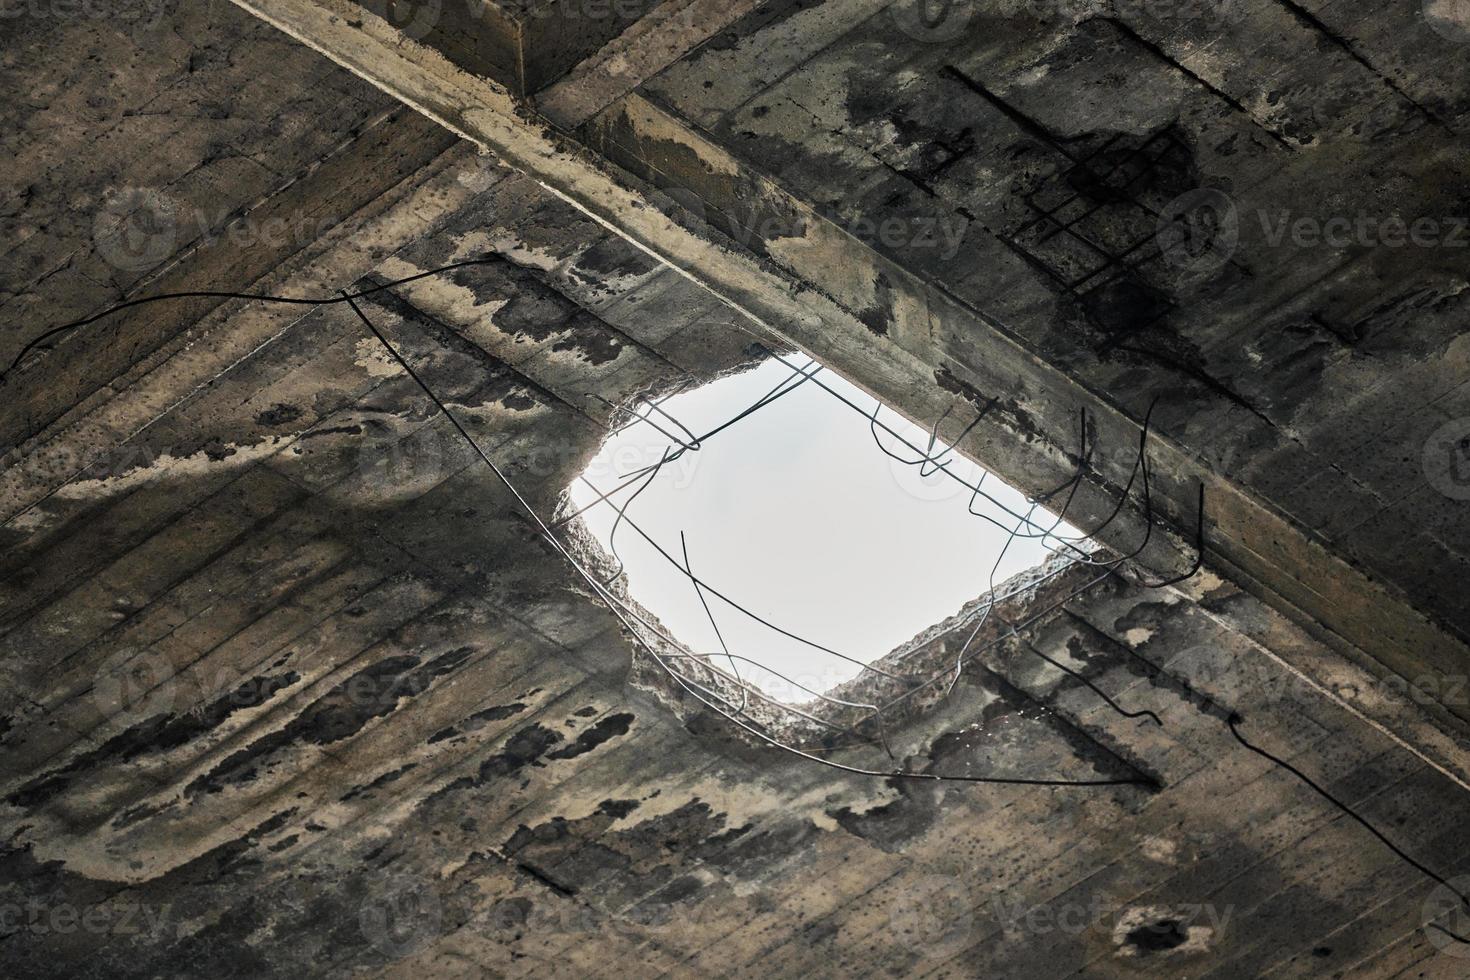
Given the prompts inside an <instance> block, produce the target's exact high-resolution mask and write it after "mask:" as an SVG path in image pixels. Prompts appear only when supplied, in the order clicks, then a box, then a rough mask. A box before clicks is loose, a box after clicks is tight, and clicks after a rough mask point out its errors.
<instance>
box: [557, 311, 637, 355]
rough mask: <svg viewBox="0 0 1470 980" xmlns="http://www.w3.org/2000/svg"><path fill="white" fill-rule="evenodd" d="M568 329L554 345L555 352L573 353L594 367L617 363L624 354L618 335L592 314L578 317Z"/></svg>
mask: <svg viewBox="0 0 1470 980" xmlns="http://www.w3.org/2000/svg"><path fill="white" fill-rule="evenodd" d="M568 328H569V329H568V331H567V334H566V336H564V337H562V338H561V339H560V340H558V341H557V342H556V343H555V344H553V345H552V347H551V349H552V350H553V351H556V352H558V353H561V352H566V351H573V352H575V353H576V354H577V355H578V356H579V357H581V358H582V360H584V361H586V362H587V363H588V364H591V365H593V366H594V367H595V366H597V365H599V364H607V363H608V362H610V361H615V360H617V359H618V355H619V354H620V353H622V350H623V342H622V341H621V340H620V339H619V338H618V335H617V334H616V333H614V332H613V331H612V330H611V329H609V328H608V327H607V325H606V324H604V323H603V322H602V321H601V320H598V319H597V318H596V317H594V316H592V315H591V314H586V315H583V316H578V317H577V318H576V319H575V320H574V321H573V322H572V323H570V324H568Z"/></svg>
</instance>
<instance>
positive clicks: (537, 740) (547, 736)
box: [420, 722, 562, 808]
mask: <svg viewBox="0 0 1470 980" xmlns="http://www.w3.org/2000/svg"><path fill="white" fill-rule="evenodd" d="M561 740H562V737H561V733H560V732H556V731H552V730H551V729H550V728H547V727H546V726H545V725H542V724H540V723H539V722H537V723H532V724H531V725H528V726H527V727H525V728H521V729H518V730H517V731H516V732H515V733H513V734H512V735H511V736H510V737H509V738H508V739H506V741H505V746H504V748H502V749H501V750H500V751H499V752H497V753H495V754H494V755H492V756H490V757H489V758H487V759H486V760H485V761H483V762H481V763H480V769H479V771H478V773H477V774H476V775H474V776H461V777H460V778H459V779H456V780H454V781H453V782H450V783H448V784H447V785H445V786H443V787H441V788H440V789H438V790H435V791H434V792H433V793H431V794H430V795H429V796H428V797H426V798H425V799H424V801H423V803H421V804H420V807H421V808H423V807H429V806H433V805H435V804H437V803H439V802H441V801H443V800H445V799H447V798H448V797H450V796H453V795H455V794H457V793H459V792H461V791H463V790H472V789H478V788H480V787H481V786H484V785H486V784H487V783H490V782H494V781H496V780H503V779H505V778H507V777H509V776H514V775H515V774H516V773H518V772H520V771H521V770H522V769H525V768H526V767H528V766H537V767H539V766H542V765H544V763H543V762H542V761H541V759H542V757H543V756H545V755H546V753H547V751H548V750H550V749H551V747H552V746H554V745H556V744H558V743H559V742H561Z"/></svg>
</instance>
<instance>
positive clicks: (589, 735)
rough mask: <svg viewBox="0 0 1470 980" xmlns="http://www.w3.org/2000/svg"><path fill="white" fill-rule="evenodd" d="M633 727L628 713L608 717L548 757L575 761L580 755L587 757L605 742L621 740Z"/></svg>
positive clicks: (631, 717) (631, 718)
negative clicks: (586, 755)
mask: <svg viewBox="0 0 1470 980" xmlns="http://www.w3.org/2000/svg"><path fill="white" fill-rule="evenodd" d="M632 725H633V716H632V715H631V714H628V713H626V712H624V713H621V714H616V715H608V716H607V717H606V718H604V719H602V720H601V721H599V722H598V723H597V724H595V725H593V726H592V727H591V728H589V729H587V730H586V731H584V732H583V733H582V734H580V735H578V736H577V740H576V741H575V742H573V743H572V744H571V745H568V746H567V747H566V748H564V749H558V750H557V751H555V752H552V753H551V754H550V755H548V756H547V758H548V759H575V758H576V757H577V756H579V755H585V754H587V753H588V752H591V751H592V750H593V749H595V748H597V747H598V746H599V745H602V744H603V743H604V742H607V741H610V740H611V739H614V738H620V737H621V736H623V735H626V734H628V729H629V728H631V727H632Z"/></svg>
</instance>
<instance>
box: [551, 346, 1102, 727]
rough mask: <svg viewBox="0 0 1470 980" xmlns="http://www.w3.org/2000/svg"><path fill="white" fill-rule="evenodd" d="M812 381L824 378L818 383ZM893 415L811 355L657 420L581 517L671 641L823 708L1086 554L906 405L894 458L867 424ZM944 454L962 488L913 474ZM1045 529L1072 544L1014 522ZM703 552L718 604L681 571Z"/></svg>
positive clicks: (787, 698)
mask: <svg viewBox="0 0 1470 980" xmlns="http://www.w3.org/2000/svg"><path fill="white" fill-rule="evenodd" d="M803 370H804V371H805V372H806V373H807V374H808V375H811V378H810V380H809V381H806V382H802V383H799V384H798V383H797V382H801V377H802V376H801V375H800V374H798V373H797V372H798V371H803ZM773 393H775V394H777V395H779V397H776V398H774V399H772V400H769V401H768V402H767V403H765V404H764V405H762V406H761V407H760V408H759V409H758V410H756V411H754V412H752V413H750V414H748V415H746V416H745V417H743V418H740V419H739V420H738V421H735V422H733V424H729V425H728V426H727V427H725V428H722V429H720V431H718V432H717V433H715V434H714V435H707V436H705V437H704V439H703V442H702V443H699V444H698V448H697V449H695V448H690V449H687V450H685V451H683V452H680V451H679V450H680V446H681V445H691V446H692V445H693V444H694V438H695V435H696V434H699V435H704V434H706V433H710V432H711V431H712V430H715V429H716V428H717V427H719V426H722V425H723V424H725V423H727V422H729V421H730V420H731V419H734V418H735V417H736V416H738V415H740V414H741V413H743V412H745V411H746V410H747V409H749V408H750V407H751V406H752V405H755V404H756V403H758V402H760V401H761V400H762V399H764V398H769V397H770V396H771V395H772V394H773ZM843 399H846V401H847V402H849V403H850V404H844V402H843ZM854 407H856V409H857V410H854ZM877 407H878V402H877V401H876V400H875V399H874V398H873V397H872V396H871V395H869V394H867V393H865V392H863V391H862V390H861V389H859V388H858V387H857V386H855V385H853V384H851V383H850V382H848V381H846V380H845V379H843V378H841V377H840V376H838V375H837V374H836V373H835V372H833V371H831V370H828V369H825V368H822V366H821V365H820V364H817V363H816V362H813V361H810V360H809V359H808V358H806V357H804V356H802V355H788V356H787V357H785V358H784V359H783V358H780V357H773V358H770V359H768V360H765V361H763V362H762V363H761V364H759V365H758V366H757V367H755V368H753V369H751V370H748V371H745V372H743V373H740V374H735V375H731V376H727V377H723V378H720V379H718V380H715V381H713V382H710V383H708V384H706V385H703V386H701V387H698V388H693V389H686V390H683V391H680V392H678V393H676V394H674V395H672V396H670V397H667V398H664V399H661V400H659V399H655V400H654V403H653V404H652V405H650V404H649V403H648V402H643V403H640V404H639V405H638V406H637V407H636V408H635V412H636V416H635V417H633V418H631V419H629V420H628V421H627V422H626V423H625V424H624V425H623V426H622V427H621V428H620V429H618V430H616V431H615V432H614V434H613V435H612V436H611V437H609V438H608V439H607V441H606V442H605V443H604V444H603V446H602V447H601V449H600V450H599V452H598V453H597V455H596V456H595V457H594V458H593V459H592V461H591V463H590V464H589V465H588V467H587V469H586V470H585V471H584V472H583V474H582V476H581V477H580V478H579V479H577V480H575V481H574V482H573V484H572V486H571V487H570V489H569V498H570V499H569V504H570V506H571V507H572V508H573V512H580V513H581V519H582V520H583V522H584V523H585V526H586V529H587V530H588V531H589V532H590V534H591V536H592V537H593V538H594V539H595V540H596V541H597V543H598V544H600V545H601V546H602V548H603V549H604V551H606V552H609V553H610V554H611V555H616V556H617V557H616V558H615V559H614V560H613V564H612V566H611V567H613V568H617V567H621V568H622V570H623V573H624V574H625V575H626V586H627V591H628V594H629V596H630V597H631V598H632V599H633V600H634V601H635V602H636V603H638V604H639V605H641V606H642V607H643V609H645V610H647V611H648V612H649V613H651V614H652V615H653V616H654V617H656V618H657V619H658V620H659V621H660V623H661V624H662V627H663V630H664V631H665V633H666V635H668V636H671V637H672V638H674V639H676V640H678V641H679V642H680V644H681V645H682V646H683V647H684V648H685V649H686V650H688V651H690V652H693V653H696V654H700V655H709V663H710V665H711V666H715V667H719V668H722V669H724V671H725V672H726V673H728V674H734V675H736V676H737V677H738V678H739V679H740V680H742V681H744V682H745V683H747V684H749V685H751V686H752V687H754V688H756V689H757V690H759V691H761V692H763V693H764V694H766V695H767V696H769V697H771V698H773V699H775V700H777V701H780V702H782V703H785V704H799V703H803V702H808V701H811V700H812V699H813V698H814V697H815V696H816V695H817V694H819V693H825V692H828V691H830V690H832V689H833V688H834V687H836V686H837V685H839V684H842V683H844V682H846V681H849V680H852V679H853V678H855V677H857V676H858V675H859V674H860V673H862V672H863V667H862V665H863V664H870V663H873V662H874V661H877V660H879V659H880V658H882V657H883V656H885V655H887V654H888V653H890V652H891V651H893V650H894V649H895V648H896V647H899V646H900V645H902V644H904V643H905V642H907V641H908V640H910V639H912V638H913V637H914V636H916V635H917V634H919V633H921V632H923V631H924V630H925V629H927V628H929V627H931V626H933V625H934V624H937V623H939V622H941V621H943V620H944V619H945V618H946V617H948V616H951V615H954V614H955V613H956V612H957V611H958V610H960V609H961V607H962V606H964V605H965V604H966V603H969V602H972V601H973V600H975V599H976V598H977V597H979V596H984V595H986V594H987V593H988V592H990V591H991V590H995V591H996V592H998V593H999V594H1001V595H1004V591H1005V590H1004V588H1003V584H1004V583H1005V581H1006V580H1007V579H1009V578H1011V577H1012V576H1014V575H1017V574H1018V573H1021V572H1024V571H1027V570H1029V569H1032V568H1034V567H1035V566H1037V565H1040V564H1042V563H1043V562H1045V561H1046V560H1047V559H1048V558H1050V557H1051V556H1052V554H1053V552H1054V551H1055V550H1057V549H1058V548H1062V549H1067V548H1068V547H1069V546H1068V545H1067V544H1065V543H1064V542H1065V541H1066V539H1068V538H1072V539H1079V538H1081V534H1080V532H1078V531H1077V530H1076V528H1074V527H1072V526H1071V525H1068V524H1066V523H1063V522H1060V521H1058V520H1057V519H1056V517H1055V516H1054V515H1051V514H1049V513H1048V512H1046V511H1045V510H1044V509H1042V508H1040V507H1037V506H1035V505H1034V504H1033V503H1032V502H1030V501H1028V500H1027V499H1026V497H1025V495H1024V494H1022V493H1021V492H1020V491H1018V490H1016V489H1014V488H1013V487H1011V486H1009V485H1007V484H1005V483H1004V482H1003V481H1002V480H1000V479H999V478H997V477H995V476H994V475H992V474H990V473H988V472H987V471H986V470H984V469H982V468H981V467H980V466H978V465H976V464H975V463H973V462H971V461H970V460H968V459H966V458H965V457H963V456H961V455H960V454H959V453H957V452H948V451H947V450H949V448H950V447H949V446H948V445H946V444H945V443H943V442H942V441H936V442H934V443H933V448H932V449H931V448H930V442H931V433H930V431H929V430H928V429H924V428H920V427H919V426H916V425H914V424H912V423H910V422H908V421H907V420H905V419H904V418H903V417H902V416H900V415H898V414H897V413H896V412H894V411H893V410H891V409H889V408H888V407H886V406H883V407H882V408H879V409H878V416H877V423H878V424H877V426H876V438H877V439H881V440H882V448H880V445H879V444H878V443H877V441H876V440H875V434H874V429H875V426H874V425H872V424H871V423H870V419H869V418H865V417H864V416H865V415H871V413H872V412H873V411H874V409H875V408H877ZM956 421H957V420H951V425H953V427H954V428H955V429H958V428H959V426H958V425H954V423H955V422H956ZM888 430H891V431H888ZM946 431H949V428H948V427H947V428H946ZM895 435H897V436H901V437H902V439H903V440H906V441H907V442H908V443H909V444H911V445H912V446H913V447H918V449H919V452H915V451H914V450H913V449H911V448H910V447H909V446H905V445H904V443H903V441H900V439H898V438H896V437H895ZM884 448H886V449H887V450H888V453H892V454H893V455H889V454H888V453H885V452H884V451H883V449H884ZM666 454H667V455H668V457H669V458H667V459H666V458H665V456H666ZM925 455H928V456H929V457H930V458H933V459H936V460H939V461H941V462H942V463H943V464H944V470H940V469H939V468H938V467H937V466H935V465H929V464H924V465H912V464H913V462H914V461H918V460H922V459H923V457H924V456H925ZM894 456H897V457H900V458H899V459H895V458H894ZM660 464H661V465H660ZM955 477H959V478H960V479H955ZM961 480H963V481H964V483H968V484H970V485H971V486H980V487H981V488H983V490H984V492H985V493H986V494H988V495H989V496H991V497H993V498H994V501H993V502H992V501H988V500H987V499H986V498H985V497H983V496H980V497H975V496H974V495H973V493H972V490H971V489H969V488H967V487H966V486H965V485H964V483H962V482H961ZM609 491H612V492H611V493H610V494H609ZM604 494H607V495H608V496H607V499H606V500H603V501H601V502H599V498H600V497H601V496H603V495H604ZM610 504H611V506H610ZM624 505H626V509H625V510H624V514H625V517H624V519H623V520H621V521H620V520H619V514H618V508H619V507H624ZM972 509H973V511H977V512H982V513H985V514H988V515H989V516H990V517H991V518H993V521H992V520H986V519H985V518H983V517H979V516H975V514H974V513H972V512H971V511H972ZM1007 511H1009V512H1010V513H1007ZM1027 514H1029V515H1030V517H1031V520H1032V522H1033V523H1034V525H1036V526H1039V527H1040V528H1044V529H1047V528H1052V527H1054V528H1055V532H1054V534H1053V535H1043V534H1041V533H1040V532H1038V531H1035V530H1030V529H1028V533H1029V534H1030V536H1024V535H1023V536H1014V537H1013V536H1012V535H1011V533H1010V530H1011V529H1012V528H1015V527H1016V526H1017V524H1018V521H1017V519H1016V517H1015V516H1013V515H1027ZM998 525H999V526H998ZM615 528H616V535H615V537H614V530H615ZM1071 547H1072V548H1073V549H1076V548H1078V547H1080V548H1084V549H1085V548H1087V547H1088V545H1086V544H1085V543H1080V544H1078V545H1072V546H1071ZM686 548H687V562H688V565H687V567H688V568H689V569H690V570H691V571H692V573H693V574H694V575H695V576H696V577H697V578H698V579H699V580H700V581H701V582H702V583H705V584H706V585H707V586H708V588H701V589H696V588H695V586H694V584H693V583H692V582H691V581H690V579H689V577H688V576H687V575H686V574H685V572H684V570H683V567H681V566H683V565H684V563H685V554H686ZM706 604H707V606H708V608H707V609H706ZM737 604H738V605H739V606H743V607H744V608H745V609H746V610H749V612H750V613H754V614H755V615H756V616H759V617H760V618H761V619H764V620H766V621H767V622H769V623H770V624H773V625H774V626H776V627H779V629H780V630H784V631H785V632H786V633H789V634H794V635H795V636H797V637H801V638H803V639H805V640H809V641H812V643H815V644H819V645H821V646H824V647H827V648H829V649H830V650H834V651H837V652H838V653H840V654H843V655H845V656H847V657H850V658H852V659H851V660H845V659H842V658H840V657H837V656H833V655H832V654H830V653H827V652H824V651H822V650H819V649H816V648H815V647H814V646H813V645H811V644H809V643H804V642H801V641H800V640H798V639H794V638H793V637H792V636H788V635H783V633H782V632H779V631H777V630H775V629H772V628H771V627H770V626H767V625H764V624H762V623H761V622H759V621H757V620H756V619H755V618H753V617H752V616H750V615H747V614H746V613H745V612H742V611H740V610H739V609H738V608H736V605H737ZM727 651H728V654H730V655H733V656H726V652H727Z"/></svg>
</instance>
